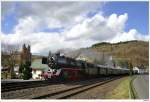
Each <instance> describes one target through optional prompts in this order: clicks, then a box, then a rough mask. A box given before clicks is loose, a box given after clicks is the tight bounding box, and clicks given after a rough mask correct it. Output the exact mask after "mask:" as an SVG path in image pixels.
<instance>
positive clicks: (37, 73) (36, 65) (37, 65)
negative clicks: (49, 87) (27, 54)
mask: <svg viewBox="0 0 150 102" xmlns="http://www.w3.org/2000/svg"><path fill="white" fill-rule="evenodd" d="M31 68H32V79H40V80H42V79H43V78H42V76H41V75H42V73H43V72H44V71H48V69H49V67H48V65H47V64H42V59H36V60H34V61H33V62H32V64H31Z"/></svg>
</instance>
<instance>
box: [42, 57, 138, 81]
mask: <svg viewBox="0 0 150 102" xmlns="http://www.w3.org/2000/svg"><path fill="white" fill-rule="evenodd" d="M42 64H47V65H48V66H49V70H48V71H47V72H44V73H43V74H42V76H43V77H44V79H50V78H57V79H63V80H79V79H84V78H94V77H101V76H109V75H128V74H129V73H130V70H129V69H125V68H114V67H109V66H104V65H97V64H93V63H89V62H86V61H82V60H75V59H73V58H69V57H65V56H60V54H49V56H48V57H43V58H42ZM132 73H137V72H136V71H132Z"/></svg>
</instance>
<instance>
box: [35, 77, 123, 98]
mask: <svg viewBox="0 0 150 102" xmlns="http://www.w3.org/2000/svg"><path fill="white" fill-rule="evenodd" d="M119 78H121V77H114V78H104V79H103V80H101V81H99V82H98V81H93V82H91V83H86V84H83V85H81V86H76V87H72V88H69V89H66V90H58V91H56V92H54V93H50V94H46V95H43V96H38V97H34V98H33V99H66V98H68V97H71V96H73V95H76V94H78V93H81V92H84V91H86V90H89V89H92V88H95V87H97V86H100V85H103V84H106V83H108V82H110V81H113V80H116V79H119Z"/></svg>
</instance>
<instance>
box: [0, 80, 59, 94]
mask: <svg viewBox="0 0 150 102" xmlns="http://www.w3.org/2000/svg"><path fill="white" fill-rule="evenodd" d="M58 83H59V82H56V81H55V82H54V81H53V82H52V81H30V82H12V83H1V92H9V91H14V90H21V89H27V88H34V87H41V86H47V85H52V84H58Z"/></svg>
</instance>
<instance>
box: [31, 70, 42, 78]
mask: <svg viewBox="0 0 150 102" xmlns="http://www.w3.org/2000/svg"><path fill="white" fill-rule="evenodd" d="M41 74H42V70H35V69H34V70H32V78H33V79H42V77H41Z"/></svg>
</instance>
